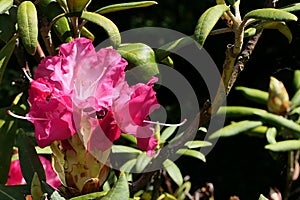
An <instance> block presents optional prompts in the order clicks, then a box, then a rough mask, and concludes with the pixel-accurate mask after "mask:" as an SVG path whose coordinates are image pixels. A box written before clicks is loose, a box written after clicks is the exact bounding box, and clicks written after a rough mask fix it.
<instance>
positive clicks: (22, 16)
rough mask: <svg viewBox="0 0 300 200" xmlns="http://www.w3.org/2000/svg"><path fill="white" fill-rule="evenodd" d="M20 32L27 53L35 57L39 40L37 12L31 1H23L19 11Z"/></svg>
mask: <svg viewBox="0 0 300 200" xmlns="http://www.w3.org/2000/svg"><path fill="white" fill-rule="evenodd" d="M17 22H18V32H19V34H20V37H21V39H22V43H23V45H24V47H25V49H26V51H27V52H28V53H29V54H31V55H34V54H35V51H36V47H37V39H38V19H37V11H36V8H35V6H34V4H33V3H32V2H31V1H23V2H22V3H21V4H20V5H19V7H18V11H17Z"/></svg>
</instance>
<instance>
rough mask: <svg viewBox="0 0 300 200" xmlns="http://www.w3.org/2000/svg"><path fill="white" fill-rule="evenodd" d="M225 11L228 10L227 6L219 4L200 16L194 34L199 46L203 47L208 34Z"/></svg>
mask: <svg viewBox="0 0 300 200" xmlns="http://www.w3.org/2000/svg"><path fill="white" fill-rule="evenodd" d="M227 10H229V7H228V6H226V5H225V4H220V5H216V6H214V7H211V8H209V9H208V10H206V11H205V12H204V13H203V14H202V15H201V17H200V18H199V20H198V23H197V26H196V30H195V33H194V35H195V38H196V40H197V41H198V42H199V44H200V45H201V46H203V44H204V42H205V40H206V38H207V36H208V34H209V33H210V31H211V30H212V29H213V27H214V26H215V25H216V23H217V22H218V20H219V19H220V17H221V16H222V15H223V13H224V12H226V11H227Z"/></svg>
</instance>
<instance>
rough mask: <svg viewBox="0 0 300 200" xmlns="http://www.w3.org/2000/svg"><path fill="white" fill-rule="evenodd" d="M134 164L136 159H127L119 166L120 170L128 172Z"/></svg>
mask: <svg viewBox="0 0 300 200" xmlns="http://www.w3.org/2000/svg"><path fill="white" fill-rule="evenodd" d="M135 164H136V159H132V160H129V161H127V162H126V163H125V164H124V165H122V166H121V167H120V170H121V171H124V172H130V171H131V170H132V169H133V167H134V166H135Z"/></svg>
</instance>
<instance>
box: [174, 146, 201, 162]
mask: <svg viewBox="0 0 300 200" xmlns="http://www.w3.org/2000/svg"><path fill="white" fill-rule="evenodd" d="M176 153H177V154H180V155H185V156H191V157H194V158H197V159H199V160H202V161H203V162H206V159H205V156H204V155H203V154H202V153H201V152H200V151H196V150H191V149H179V150H178V151H177V152H176Z"/></svg>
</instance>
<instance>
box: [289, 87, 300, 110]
mask: <svg viewBox="0 0 300 200" xmlns="http://www.w3.org/2000/svg"><path fill="white" fill-rule="evenodd" d="M291 106H292V107H293V108H296V107H298V106H300V89H299V90H298V91H297V92H296V93H295V94H294V96H293V97H292V99H291Z"/></svg>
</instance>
